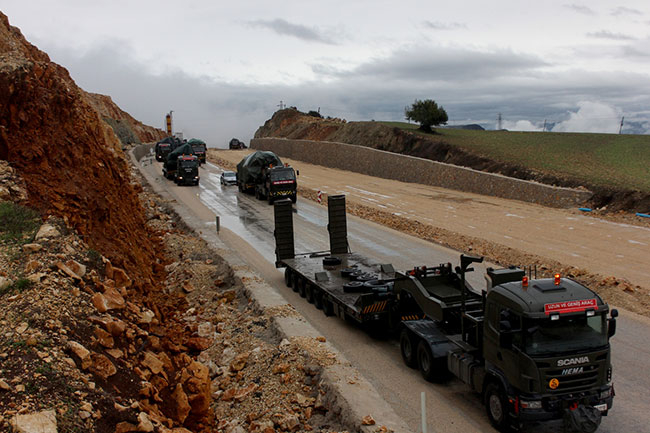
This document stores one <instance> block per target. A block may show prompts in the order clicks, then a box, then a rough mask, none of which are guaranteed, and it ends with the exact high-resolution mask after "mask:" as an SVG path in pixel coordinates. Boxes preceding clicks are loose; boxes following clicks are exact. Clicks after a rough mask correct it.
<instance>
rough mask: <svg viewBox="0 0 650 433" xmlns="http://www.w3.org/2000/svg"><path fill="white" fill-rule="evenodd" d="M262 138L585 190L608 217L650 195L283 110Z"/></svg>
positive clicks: (370, 125) (440, 140)
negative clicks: (349, 148) (351, 147)
mask: <svg viewBox="0 0 650 433" xmlns="http://www.w3.org/2000/svg"><path fill="white" fill-rule="evenodd" d="M263 137H283V138H292V139H302V140H318V141H333V142H340V143H348V144H355V145H359V146H366V147H371V148H374V149H379V150H385V151H388V152H395V153H401V154H404V155H410V156H416V157H419V158H426V159H430V160H433V161H439V162H445V163H448V164H455V165H460V166H463V167H470V168H473V169H475V170H481V171H486V172H490V173H498V174H502V175H504V176H509V177H514V178H517V179H523V180H533V181H536V182H540V183H545V184H549V185H556V186H563V187H571V188H577V187H586V188H588V189H589V190H590V191H592V192H593V193H594V195H593V197H592V199H591V200H590V203H586V204H585V205H588V206H590V207H593V208H602V207H604V206H607V212H610V213H611V212H617V211H621V210H622V211H628V212H647V210H648V209H650V195H649V194H647V193H642V192H639V191H630V190H618V189H609V188H604V187H601V186H596V185H590V184H588V183H585V182H584V181H582V180H580V179H572V178H569V177H566V178H560V177H557V176H554V175H551V174H548V173H543V172H538V171H534V170H531V169H529V168H527V167H523V166H518V165H515V164H511V163H505V162H501V161H495V160H491V159H488V158H485V157H482V156H479V155H476V154H473V153H472V152H470V151H468V150H465V149H460V148H458V147H456V146H453V145H451V144H449V143H447V142H446V141H445V138H444V136H443V135H435V134H434V135H431V136H430V137H424V136H422V135H419V134H414V133H411V132H409V131H404V130H402V129H399V128H393V127H389V126H386V125H383V124H381V123H377V122H345V121H343V120H341V119H322V118H318V117H314V116H309V115H306V114H303V113H301V112H299V111H297V110H295V109H291V108H288V109H284V110H280V111H277V112H276V113H275V114H274V115H273V116H272V117H271V119H269V120H267V121H266V122H265V123H264V125H263V126H261V127H260V128H259V129H258V130H257V131H256V132H255V138H263Z"/></svg>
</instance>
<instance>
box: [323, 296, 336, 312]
mask: <svg viewBox="0 0 650 433" xmlns="http://www.w3.org/2000/svg"><path fill="white" fill-rule="evenodd" d="M323 314H325V315H326V316H328V317H329V316H333V315H334V304H332V301H330V300H329V299H327V298H326V297H325V296H323Z"/></svg>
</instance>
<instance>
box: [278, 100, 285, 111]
mask: <svg viewBox="0 0 650 433" xmlns="http://www.w3.org/2000/svg"><path fill="white" fill-rule="evenodd" d="M276 107H280V110H284V107H285V105H284V103H283V102H282V101H280V104H279V105H276Z"/></svg>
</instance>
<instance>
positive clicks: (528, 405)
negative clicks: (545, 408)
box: [519, 400, 542, 409]
mask: <svg viewBox="0 0 650 433" xmlns="http://www.w3.org/2000/svg"><path fill="white" fill-rule="evenodd" d="M519 405H520V406H521V408H522V409H541V408H542V401H541V400H530V401H529V400H519Z"/></svg>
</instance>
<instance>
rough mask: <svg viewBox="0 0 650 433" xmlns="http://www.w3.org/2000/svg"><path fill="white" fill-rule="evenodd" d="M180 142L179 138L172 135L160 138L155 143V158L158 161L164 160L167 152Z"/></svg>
mask: <svg viewBox="0 0 650 433" xmlns="http://www.w3.org/2000/svg"><path fill="white" fill-rule="evenodd" d="M181 144H183V142H182V141H181V140H180V139H179V138H177V137H174V136H173V135H170V136H169V137H165V138H163V139H162V140H160V141H159V142H157V143H156V159H157V160H158V161H164V160H165V159H166V158H167V155H168V154H169V152H171V151H173V150H175V149H176V148H177V147H178V146H180V145H181ZM159 149H160V153H161V156H160V157H159V156H158V153H159Z"/></svg>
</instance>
